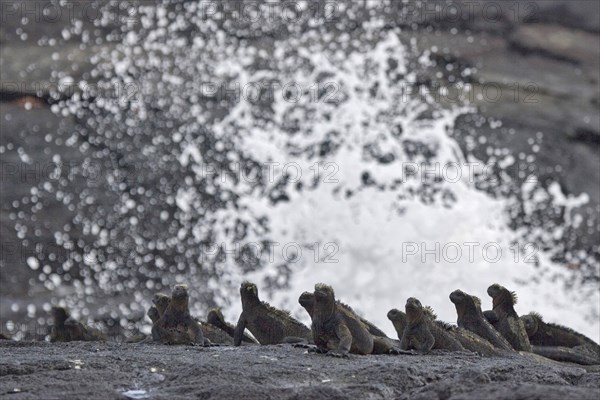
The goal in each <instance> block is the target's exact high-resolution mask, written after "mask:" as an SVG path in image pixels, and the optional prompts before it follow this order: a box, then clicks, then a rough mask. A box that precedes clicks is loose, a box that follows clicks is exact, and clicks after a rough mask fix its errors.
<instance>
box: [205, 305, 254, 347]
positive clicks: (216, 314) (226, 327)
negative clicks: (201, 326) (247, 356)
mask: <svg viewBox="0 0 600 400" xmlns="http://www.w3.org/2000/svg"><path fill="white" fill-rule="evenodd" d="M206 322H207V323H209V324H211V325H212V326H216V327H217V328H219V329H221V330H223V331H225V332H226V333H227V334H228V335H229V336H231V337H232V338H233V335H234V332H235V327H234V326H233V325H232V324H230V323H228V322H227V321H225V317H224V316H223V313H222V312H221V310H219V309H218V308H213V309H212V310H210V311H209V312H208V316H207V317H206ZM242 342H244V343H252V344H258V342H257V341H256V340H254V339H253V338H252V337H250V336H248V335H247V334H246V333H244V335H243V336H242Z"/></svg>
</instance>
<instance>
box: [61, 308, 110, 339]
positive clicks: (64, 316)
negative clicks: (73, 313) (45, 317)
mask: <svg viewBox="0 0 600 400" xmlns="http://www.w3.org/2000/svg"><path fill="white" fill-rule="evenodd" d="M52 316H53V319H54V325H53V326H52V329H51V330H50V341H51V342H70V341H73V340H82V341H87V342H93V341H99V340H106V337H105V336H104V334H102V332H101V331H99V330H98V329H95V328H93V327H88V326H85V325H84V324H82V323H81V322H79V321H76V320H74V319H73V318H71V317H70V316H69V313H68V311H67V310H66V309H65V308H64V307H53V308H52Z"/></svg>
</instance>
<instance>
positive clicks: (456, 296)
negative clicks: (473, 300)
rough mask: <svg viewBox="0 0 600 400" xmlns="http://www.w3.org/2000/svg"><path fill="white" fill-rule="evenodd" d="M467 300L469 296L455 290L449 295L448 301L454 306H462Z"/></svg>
mask: <svg viewBox="0 0 600 400" xmlns="http://www.w3.org/2000/svg"><path fill="white" fill-rule="evenodd" d="M468 298H469V295H468V294H466V293H465V292H463V291H462V290H460V289H456V290H455V291H454V292H452V293H450V301H451V302H453V303H454V304H456V305H458V304H463V303H464V302H465V301H467V299H468Z"/></svg>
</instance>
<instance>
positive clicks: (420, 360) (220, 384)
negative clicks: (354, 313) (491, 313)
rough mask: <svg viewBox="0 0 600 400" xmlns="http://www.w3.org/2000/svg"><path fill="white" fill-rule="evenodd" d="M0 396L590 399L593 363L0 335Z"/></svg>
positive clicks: (595, 372) (595, 375)
mask: <svg viewBox="0 0 600 400" xmlns="http://www.w3.org/2000/svg"><path fill="white" fill-rule="evenodd" d="M0 353H1V354H2V359H1V360H0V396H1V397H2V398H6V399H37V398H45V399H60V398H88V399H127V398H129V399H143V398H152V399H163V398H164V399H180V398H181V399H183V398H191V397H194V398H202V399H221V398H245V399H300V398H327V399H347V398H348V399H350V398H355V399H356V398H361V399H367V398H368V399H409V398H410V399H440V400H441V399H473V400H476V399H477V400H482V399H507V400H508V399H525V398H527V399H544V400H549V399H557V400H558V399H565V398H572V399H575V398H576V399H581V400H584V399H597V398H598V395H599V394H600V369H599V368H598V367H597V366H593V367H582V366H579V365H573V364H566V363H564V364H561V363H557V362H552V361H549V360H544V359H541V358H540V357H536V356H534V355H531V354H526V355H518V354H516V355H514V356H507V357H489V358H482V357H479V356H477V355H474V354H471V353H443V352H440V351H433V352H432V353H431V354H429V355H414V356H406V355H405V356H385V355H382V356H372V355H371V356H356V355H351V356H350V358H348V359H337V358H333V357H328V356H324V355H319V354H309V353H307V351H306V350H305V349H300V348H295V347H293V346H291V345H273V346H259V345H249V346H242V347H235V348H234V347H208V348H204V347H196V346H163V345H155V344H124V343H111V342H70V343H48V342H12V341H0Z"/></svg>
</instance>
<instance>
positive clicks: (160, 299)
mask: <svg viewBox="0 0 600 400" xmlns="http://www.w3.org/2000/svg"><path fill="white" fill-rule="evenodd" d="M170 302H171V297H170V296H168V295H166V294H164V293H156V294H155V295H154V297H152V303H153V304H154V307H156V310H157V311H158V316H159V318H160V317H162V315H163V314H164V313H165V310H166V309H167V307H168V306H169V303H170Z"/></svg>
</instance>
